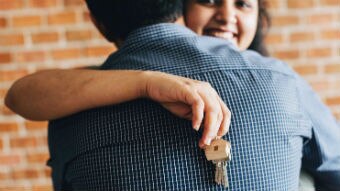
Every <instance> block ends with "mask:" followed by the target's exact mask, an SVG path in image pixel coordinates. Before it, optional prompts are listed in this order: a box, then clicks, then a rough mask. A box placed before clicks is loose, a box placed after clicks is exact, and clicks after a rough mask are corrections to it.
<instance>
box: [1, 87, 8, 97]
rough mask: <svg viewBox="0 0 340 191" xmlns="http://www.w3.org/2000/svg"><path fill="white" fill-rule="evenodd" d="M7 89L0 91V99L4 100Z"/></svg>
mask: <svg viewBox="0 0 340 191" xmlns="http://www.w3.org/2000/svg"><path fill="white" fill-rule="evenodd" d="M7 91H8V89H0V99H4V98H5V95H6V94H7Z"/></svg>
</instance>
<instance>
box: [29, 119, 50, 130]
mask: <svg viewBox="0 0 340 191" xmlns="http://www.w3.org/2000/svg"><path fill="white" fill-rule="evenodd" d="M47 126H48V124H47V121H44V122H40V121H26V122H25V127H26V129H27V130H28V131H35V130H45V131H46V130H47Z"/></svg>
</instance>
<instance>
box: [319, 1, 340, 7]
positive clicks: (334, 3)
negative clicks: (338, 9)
mask: <svg viewBox="0 0 340 191" xmlns="http://www.w3.org/2000/svg"><path fill="white" fill-rule="evenodd" d="M320 4H321V5H335V6H339V5H340V2H339V0H320Z"/></svg>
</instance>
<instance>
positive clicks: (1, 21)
mask: <svg viewBox="0 0 340 191" xmlns="http://www.w3.org/2000/svg"><path fill="white" fill-rule="evenodd" d="M6 26H7V20H6V19H5V18H3V17H0V28H5V27H6Z"/></svg>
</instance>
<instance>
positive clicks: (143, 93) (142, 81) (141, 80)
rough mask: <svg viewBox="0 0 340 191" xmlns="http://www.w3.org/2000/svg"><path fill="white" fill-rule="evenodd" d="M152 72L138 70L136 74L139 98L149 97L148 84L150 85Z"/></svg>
mask: <svg viewBox="0 0 340 191" xmlns="http://www.w3.org/2000/svg"><path fill="white" fill-rule="evenodd" d="M151 73H152V72H150V71H138V72H137V74H136V76H137V77H136V78H135V80H137V81H136V84H137V87H136V90H137V95H138V97H139V98H147V97H149V94H148V86H149V81H150V76H151V75H152V74H151Z"/></svg>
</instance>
